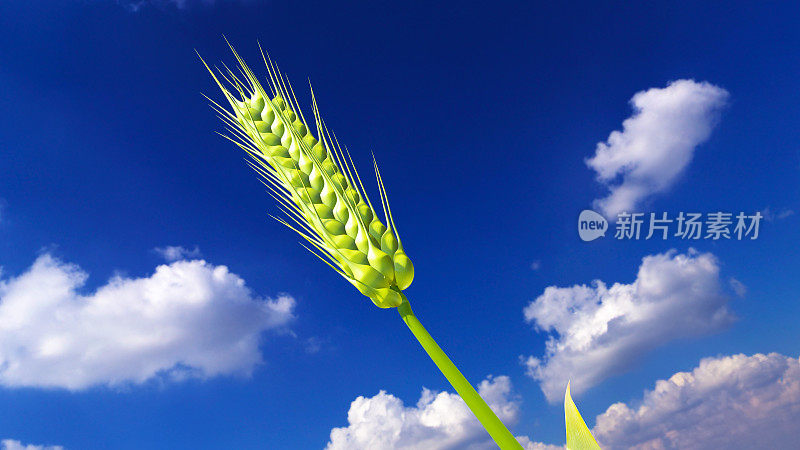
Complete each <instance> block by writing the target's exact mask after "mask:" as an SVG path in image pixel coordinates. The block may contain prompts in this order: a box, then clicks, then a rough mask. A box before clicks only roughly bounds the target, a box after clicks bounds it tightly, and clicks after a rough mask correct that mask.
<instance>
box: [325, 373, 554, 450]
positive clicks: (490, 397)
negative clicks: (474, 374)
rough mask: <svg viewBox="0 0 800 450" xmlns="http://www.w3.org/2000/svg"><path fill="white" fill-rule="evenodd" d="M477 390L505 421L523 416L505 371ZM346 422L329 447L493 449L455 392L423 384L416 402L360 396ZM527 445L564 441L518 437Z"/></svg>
mask: <svg viewBox="0 0 800 450" xmlns="http://www.w3.org/2000/svg"><path fill="white" fill-rule="evenodd" d="M478 393H480V395H481V397H483V398H484V400H486V403H488V404H489V406H490V407H491V408H492V410H493V411H494V412H495V413H496V414H497V416H498V417H499V418H500V420H502V421H503V422H505V423H506V424H507V425H513V424H514V423H516V422H517V420H518V419H519V400H518V399H517V398H515V396H514V394H513V388H512V385H511V380H510V379H509V378H508V377H507V376H497V377H491V376H490V377H488V378H487V379H485V380H483V381H482V382H481V384H480V385H479V386H478ZM347 421H348V426H346V427H341V428H334V429H333V430H331V437H330V442H328V445H327V447H326V449H327V450H344V449H347V450H361V449H364V450H366V449H370V450H394V449H409V450H410V449H422V448H424V449H426V450H450V449H452V450H454V449H468V450H479V449H486V450H488V449H491V448H497V447H496V445H495V444H494V443H493V442H492V440H491V438H490V437H489V435H488V434H487V433H486V430H484V428H483V426H481V424H480V422H478V419H476V418H475V416H474V415H473V414H472V412H471V411H470V410H469V408H468V407H467V405H466V404H465V403H464V401H463V400H461V397H459V396H458V395H456V394H451V393H449V392H439V393H436V392H433V391H431V390H429V389H426V388H423V389H422V394H421V396H420V399H419V401H417V404H416V406H405V405H404V404H403V401H402V400H400V399H399V398H397V397H395V396H393V395H392V394H388V393H386V391H380V392H379V393H378V394H377V395H375V396H373V397H363V396H359V397H358V398H356V399H355V400H353V402H352V403H351V404H350V410H349V411H348V412H347ZM518 439H519V441H520V443H522V445H523V446H524V448H525V449H526V450H559V449H563V447H561V446H554V445H545V444H541V443H538V442H532V441H531V440H530V439H529V438H527V437H525V436H522V437H518Z"/></svg>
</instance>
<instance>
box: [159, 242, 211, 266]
mask: <svg viewBox="0 0 800 450" xmlns="http://www.w3.org/2000/svg"><path fill="white" fill-rule="evenodd" d="M153 251H154V252H156V253H158V254H159V255H161V257H162V258H164V260H166V261H168V262H172V261H177V260H179V259H189V258H198V257H200V248H198V247H197V246H196V245H195V246H194V248H193V249H191V250H189V249H187V248H185V247H181V246H179V245H167V246H166V247H156V248H154V249H153Z"/></svg>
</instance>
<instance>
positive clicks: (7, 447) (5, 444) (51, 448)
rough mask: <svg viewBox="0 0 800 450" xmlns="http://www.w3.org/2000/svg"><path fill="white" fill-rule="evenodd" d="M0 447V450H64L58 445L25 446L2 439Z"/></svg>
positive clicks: (18, 442) (14, 441)
mask: <svg viewBox="0 0 800 450" xmlns="http://www.w3.org/2000/svg"><path fill="white" fill-rule="evenodd" d="M0 445H2V447H0V450H64V447H62V446H60V445H33V444H27V445H25V444H23V443H22V442H20V441H16V440H14V439H3V440H2V441H0Z"/></svg>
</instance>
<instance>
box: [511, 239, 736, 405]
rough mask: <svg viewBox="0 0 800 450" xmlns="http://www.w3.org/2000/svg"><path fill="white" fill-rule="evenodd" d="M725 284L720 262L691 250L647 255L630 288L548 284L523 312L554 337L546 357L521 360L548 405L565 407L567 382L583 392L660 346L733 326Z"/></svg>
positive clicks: (710, 256) (539, 327)
mask: <svg viewBox="0 0 800 450" xmlns="http://www.w3.org/2000/svg"><path fill="white" fill-rule="evenodd" d="M722 286H723V283H722V282H721V280H720V276H719V264H718V262H717V259H716V258H715V257H714V256H713V255H711V254H709V253H703V254H700V253H698V252H697V251H695V250H693V249H690V250H689V251H688V252H687V253H686V254H679V253H677V252H676V251H675V250H670V251H668V252H666V253H660V254H657V255H650V256H646V257H645V258H643V259H642V264H641V265H640V266H639V272H638V274H637V276H636V279H635V280H634V281H633V282H632V283H630V284H623V283H614V284H613V285H612V286H610V287H609V286H607V285H606V283H604V282H602V281H600V280H595V281H594V282H592V284H591V286H587V285H575V286H572V287H556V286H550V287H548V288H546V289H545V291H544V293H543V294H542V295H540V296H539V297H538V298H537V299H536V300H534V301H533V302H531V303H530V304H528V306H527V307H525V309H524V313H525V320H527V321H528V322H529V323H533V324H534V325H535V327H536V329H537V330H539V331H544V332H549V333H551V335H550V337H549V338H548V341H547V343H546V347H545V355H544V357H543V358H541V359H540V358H536V357H533V356H530V357H528V358H527V359H525V360H524V361H523V362H524V363H525V365H526V366H527V373H528V375H529V376H531V377H533V378H534V379H536V380H537V381H539V382H540V386H541V388H542V391H543V392H544V394H545V396H546V397H547V399H548V401H550V402H553V403H555V402H559V401H561V399H562V397H563V395H564V389H565V387H566V384H567V381H568V380H572V392H573V393H576V394H580V393H581V392H583V391H586V390H587V389H589V388H591V387H592V386H595V385H596V384H598V383H599V382H601V381H602V380H604V379H606V378H608V377H609V376H613V375H616V374H619V373H622V372H623V371H625V370H626V369H627V368H628V367H630V366H631V365H632V364H634V363H636V362H637V361H638V360H639V359H641V357H642V356H643V355H644V354H645V353H646V352H648V351H650V350H652V349H653V348H655V347H658V346H660V345H662V344H664V343H666V342H669V341H671V340H674V339H678V338H684V337H690V336H697V335H702V334H706V333H711V332H714V331H717V330H720V329H722V328H724V327H726V326H728V325H729V324H730V323H731V322H732V321H733V320H734V317H733V315H732V313H731V312H730V311H729V309H728V306H727V305H728V302H729V300H730V298H729V296H727V295H726V294H725V292H724V290H723V288H722Z"/></svg>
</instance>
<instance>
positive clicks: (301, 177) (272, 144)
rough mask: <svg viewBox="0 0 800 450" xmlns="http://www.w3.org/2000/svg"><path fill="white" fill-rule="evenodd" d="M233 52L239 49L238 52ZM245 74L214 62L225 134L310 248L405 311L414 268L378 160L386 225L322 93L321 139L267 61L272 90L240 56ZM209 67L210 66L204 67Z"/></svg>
mask: <svg viewBox="0 0 800 450" xmlns="http://www.w3.org/2000/svg"><path fill="white" fill-rule="evenodd" d="M231 49H232V50H233V48H231ZM233 53H234V55H235V56H236V59H237V61H238V63H239V67H238V69H239V70H238V72H239V73H238V75H237V74H236V73H234V72H233V71H232V70H230V69H228V68H227V67H225V66H223V67H224V69H219V68H217V71H216V73H215V72H214V71H213V70H211V68H209V67H208V65H206V68H208V70H209V72H211V75H212V76H213V77H214V80H215V81H216V82H217V84H218V85H219V87H220V89H222V92H223V93H224V95H225V98H226V99H227V100H228V103H229V104H230V108H231V109H230V110H228V109H226V108H223V107H222V106H220V105H219V104H218V103H216V102H214V101H213V100H211V99H209V100H210V101H211V103H212V106H213V107H214V109H216V111H217V113H218V114H219V116H220V118H221V119H222V120H223V121H224V122H225V123H226V125H227V127H228V131H229V135H227V136H225V137H227V138H228V139H230V140H231V141H233V142H234V143H235V144H236V145H238V146H239V147H241V148H242V149H243V150H244V151H245V152H247V154H248V155H249V156H250V158H249V161H248V163H249V164H250V166H251V167H252V168H253V169H255V171H256V172H258V174H259V175H261V178H262V182H263V183H264V184H265V185H266V186H267V187H268V188H269V190H270V194H271V195H272V196H273V197H274V198H275V199H276V200H277V201H278V203H279V205H280V207H281V209H282V210H283V212H284V213H285V216H286V218H277V217H276V219H277V220H278V221H279V222H281V223H283V224H284V225H286V226H287V227H289V228H291V229H292V230H294V231H296V232H297V233H298V234H300V236H302V237H303V238H304V239H305V240H306V241H308V243H310V245H311V247H306V248H307V249H308V250H309V251H311V252H312V253H314V254H315V255H316V256H317V257H319V258H320V259H322V260H323V261H324V262H326V263H327V264H328V265H329V266H331V267H332V268H333V269H334V270H336V272H337V273H339V275H341V276H342V277H344V278H345V279H346V280H347V281H349V282H350V283H351V284H352V285H353V286H355V287H356V288H357V289H358V290H359V291H360V292H361V293H362V294H364V295H366V296H367V297H369V298H370V299H371V300H372V301H373V302H374V303H375V305H377V306H379V307H381V308H391V307H397V306H400V304H401V303H402V301H403V296H402V294H401V293H400V292H401V291H402V290H403V289H405V288H407V287H408V286H409V285H410V284H411V281H412V280H413V279H414V265H413V264H412V263H411V260H410V259H409V258H408V256H407V255H406V253H405V251H404V250H403V244H402V242H401V241H400V236H399V235H398V233H397V228H396V226H395V224H394V220H393V218H392V213H391V208H390V207H389V201H388V199H387V197H386V189H385V188H384V186H383V180H382V179H381V175H380V171H379V170H378V165H377V163H376V162H375V160H374V157H373V165H374V168H375V175H376V177H377V180H378V187H379V193H380V201H381V207H382V210H383V213H384V217H385V223H386V225H384V222H383V221H381V220H380V219H379V218H378V215H377V214H376V213H375V208H374V207H373V205H372V202H370V200H369V197H368V196H367V195H366V192H365V190H364V186H363V184H362V183H361V177H360V176H359V174H358V172H357V171H356V169H355V166H354V165H353V161H352V158H351V157H350V153H349V152H348V151H347V150H346V149H344V150H343V149H342V147H341V146H340V145H339V142H338V141H337V140H336V138H335V136H334V135H332V134H331V133H329V132H328V129H327V127H326V126H325V123H324V122H323V120H322V118H321V117H320V113H319V108H318V106H317V101H316V98H314V91H313V89H312V90H311V96H312V105H313V108H312V112H313V118H314V125H315V129H316V135H317V136H319V139H317V138H316V137H315V136H314V135H313V134H312V133H311V129H310V127H309V126H308V123H307V122H306V120H305V117H304V116H303V113H302V111H301V110H300V107H299V106H298V103H297V98H296V97H295V95H294V90H293V89H292V87H291V85H290V84H289V83H288V81H286V80H285V78H284V77H283V75H282V74H281V72H280V71H279V70H278V68H277V66H275V64H273V63H272V61H271V60H270V59H269V58H267V57H266V56H264V53H263V52H262V56H263V57H264V62H265V64H266V66H267V72H268V74H269V83H268V84H267V89H268V90H267V89H264V87H263V86H262V85H261V83H260V82H259V80H258V79H257V78H256V76H255V75H254V74H253V72H252V71H251V70H250V68H249V67H248V66H247V65H246V64H245V63H244V61H243V60H242V59H241V58H240V57H239V55H238V54H237V53H236V51H235V50H233ZM204 63H205V62H204Z"/></svg>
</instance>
